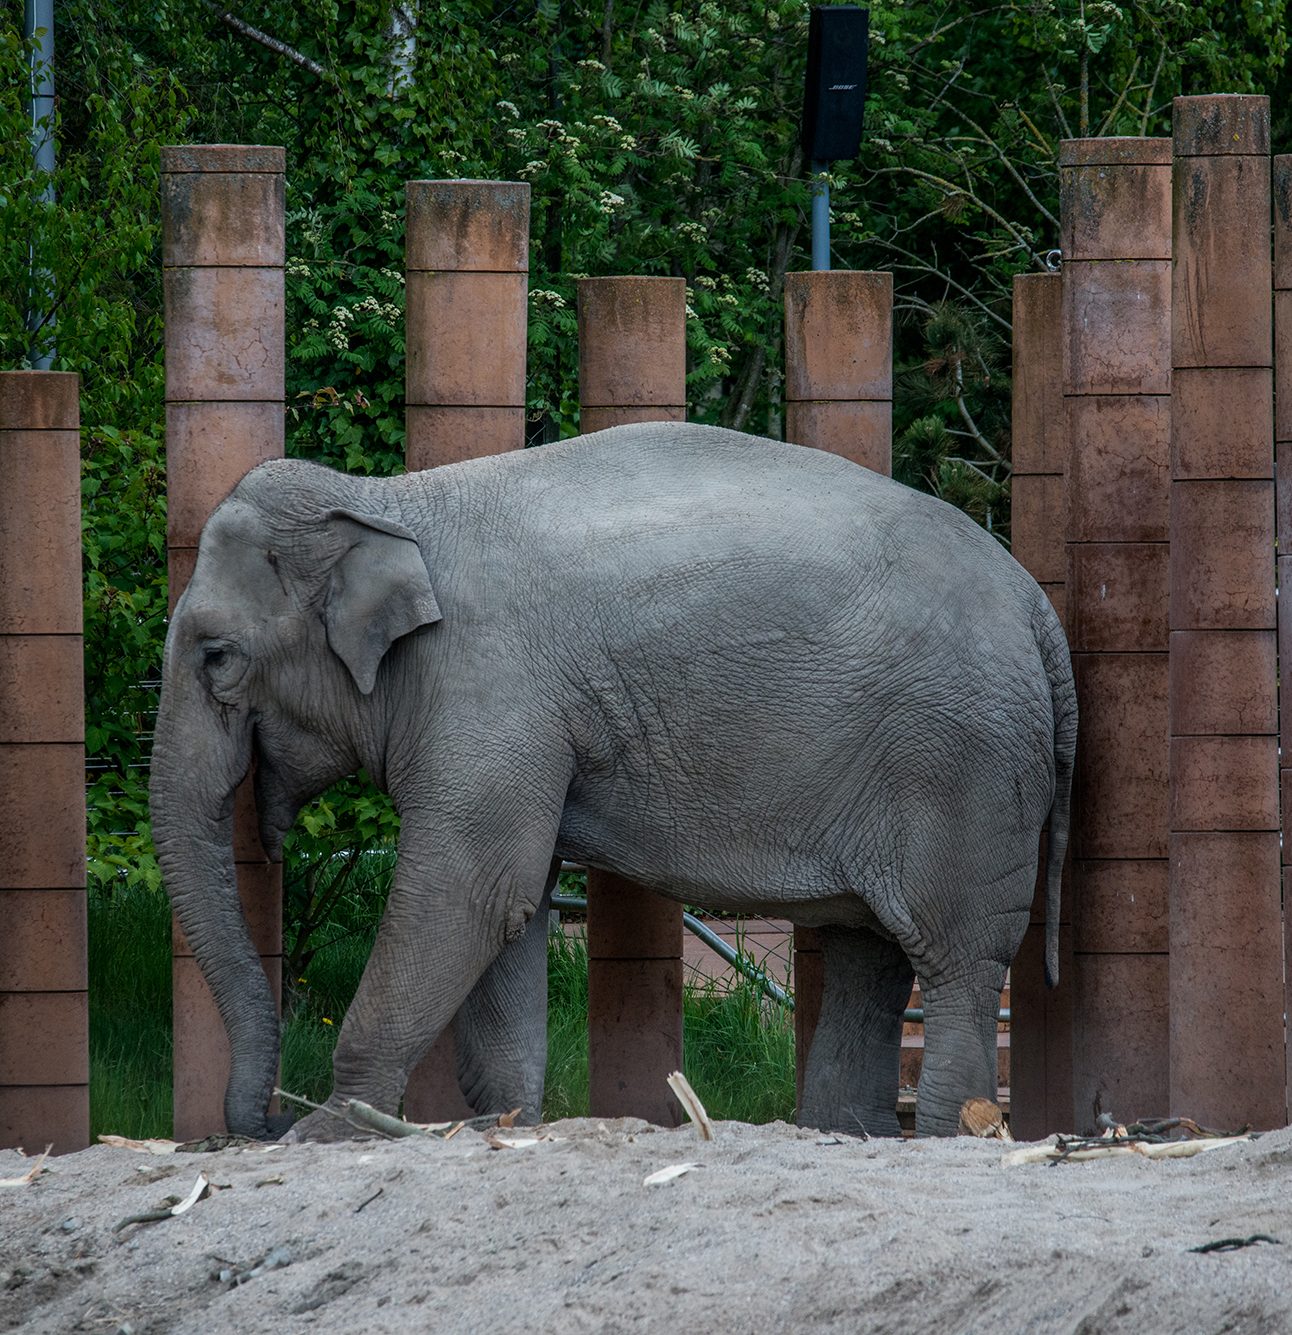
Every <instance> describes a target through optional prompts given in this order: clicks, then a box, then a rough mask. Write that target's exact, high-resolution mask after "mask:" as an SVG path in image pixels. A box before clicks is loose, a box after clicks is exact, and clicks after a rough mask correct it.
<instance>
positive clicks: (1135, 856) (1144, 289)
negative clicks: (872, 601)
mask: <svg viewBox="0 0 1292 1335" xmlns="http://www.w3.org/2000/svg"><path fill="white" fill-rule="evenodd" d="M1059 173H1060V200H1061V212H1062V230H1063V325H1064V384H1063V392H1064V401H1065V408H1066V414H1067V430H1068V449H1069V455H1068V471H1067V539H1068V583H1067V627H1068V637H1069V642H1070V643H1071V646H1072V666H1073V674H1074V676H1075V678H1076V684H1077V700H1078V707H1079V709H1080V713H1081V738H1080V743H1079V745H1078V747H1077V771H1076V776H1075V785H1074V787H1075V793H1074V801H1073V813H1074V819H1073V823H1072V885H1073V894H1072V901H1073V903H1072V920H1073V926H1074V936H1075V940H1074V943H1073V944H1074V950H1075V955H1074V960H1073V965H1074V969H1073V972H1074V979H1073V982H1074V986H1075V992H1074V998H1073V1006H1074V1010H1075V1015H1076V1020H1075V1024H1076V1032H1075V1040H1074V1047H1073V1097H1074V1102H1075V1106H1074V1108H1073V1113H1074V1116H1075V1118H1076V1129H1077V1130H1084V1129H1087V1128H1092V1127H1093V1126H1094V1122H1095V1117H1096V1114H1097V1112H1099V1111H1106V1112H1111V1113H1113V1114H1114V1115H1115V1116H1117V1117H1118V1118H1120V1119H1122V1120H1123V1121H1126V1120H1129V1119H1130V1118H1132V1117H1139V1116H1153V1115H1154V1113H1155V1111H1156V1112H1157V1113H1159V1114H1160V1113H1161V1111H1162V1110H1163V1109H1164V1108H1165V1107H1166V1104H1167V1095H1168V1078H1167V1064H1168V1052H1167V1049H1168V1036H1167V945H1168V942H1167V930H1166V890H1167V861H1166V858H1167V832H1168V831H1167V798H1168V792H1167V757H1168V751H1167V676H1168V667H1167V576H1168V555H1169V548H1168V545H1167V537H1168V470H1169V461H1170V425H1171V399H1170V392H1171V145H1170V141H1169V140H1165V139H1118V138H1109V139H1073V140H1066V141H1064V142H1063V143H1062V144H1061V145H1060V148H1059ZM1052 1129H1058V1130H1061V1129H1063V1128H1062V1127H1058V1128H1052Z"/></svg>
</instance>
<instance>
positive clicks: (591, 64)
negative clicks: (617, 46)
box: [575, 60, 606, 74]
mask: <svg viewBox="0 0 1292 1335" xmlns="http://www.w3.org/2000/svg"><path fill="white" fill-rule="evenodd" d="M575 68H576V69H581V70H592V71H593V72H594V73H596V74H604V73H605V71H606V67H605V66H604V65H603V64H602V63H601V62H600V61H599V60H581V61H579V63H578V65H577V66H576V67H575Z"/></svg>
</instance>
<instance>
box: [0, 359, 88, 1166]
mask: <svg viewBox="0 0 1292 1335" xmlns="http://www.w3.org/2000/svg"><path fill="white" fill-rule="evenodd" d="M78 384H79V382H78V380H77V377H76V376H74V375H67V374H64V373H61V372H53V371H6V372H3V373H0V572H3V573H0V924H3V925H2V926H0V1148H12V1147H14V1146H21V1147H22V1148H23V1149H25V1150H27V1151H29V1152H35V1151H39V1150H43V1149H44V1148H45V1146H46V1145H48V1144H50V1143H51V1142H52V1143H53V1146H54V1149H55V1151H56V1152H57V1153H60V1154H62V1153H66V1152H68V1151H70V1150H80V1149H84V1148H85V1146H86V1145H88V1144H89V1140H90V1098H89V1080H90V1060H89V1018H88V1010H87V1006H86V959H85V706H84V686H83V683H82V647H81V436H80V410H79V405H78V402H77V390H78Z"/></svg>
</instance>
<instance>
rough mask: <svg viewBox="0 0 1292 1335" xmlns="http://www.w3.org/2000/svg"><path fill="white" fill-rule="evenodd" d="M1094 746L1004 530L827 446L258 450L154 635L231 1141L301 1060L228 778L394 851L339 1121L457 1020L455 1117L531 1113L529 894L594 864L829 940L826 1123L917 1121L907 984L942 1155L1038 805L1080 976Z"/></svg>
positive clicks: (263, 798) (1055, 892)
mask: <svg viewBox="0 0 1292 1335" xmlns="http://www.w3.org/2000/svg"><path fill="white" fill-rule="evenodd" d="M1076 728H1077V711H1076V698H1075V693H1074V690H1073V681H1072V673H1071V665H1070V661H1069V657H1068V650H1067V644H1066V640H1065V638H1064V634H1063V631H1062V628H1061V626H1060V624H1059V620H1058V618H1057V616H1056V614H1055V612H1054V610H1053V608H1052V607H1051V605H1050V603H1049V601H1048V599H1047V598H1046V596H1045V594H1044V593H1043V592H1042V590H1041V589H1040V588H1039V587H1038V585H1037V584H1036V583H1035V582H1034V581H1033V580H1032V579H1031V577H1030V576H1029V575H1028V574H1027V573H1026V572H1025V571H1024V570H1023V569H1022V567H1021V566H1020V565H1018V563H1017V562H1016V561H1015V560H1014V559H1013V558H1012V557H1011V556H1010V555H1009V553H1008V552H1007V551H1006V550H1005V549H1004V548H1003V547H1002V545H1001V544H1000V543H999V542H998V541H997V539H996V538H995V537H993V536H992V535H991V534H990V533H988V532H986V531H985V530H984V529H983V528H981V527H980V526H979V525H978V524H977V523H975V522H974V521H973V520H972V519H970V518H969V517H967V516H966V515H964V514H962V513H961V512H959V511H957V510H955V509H954V508H952V507H951V506H949V505H947V504H945V503H943V502H942V501H940V500H938V499H936V498H934V497H932V496H929V495H926V494H923V493H920V492H917V491H915V490H912V489H910V488H907V487H905V486H903V485H901V484H900V483H897V482H894V481H892V480H890V479H888V478H886V477H883V476H881V475H879V474H877V473H874V472H871V471H869V470H868V469H865V468H863V467H861V466H860V465H858V464H855V463H851V462H848V461H846V460H843V459H840V458H838V457H836V456H834V455H831V454H828V453H826V452H824V451H819V450H815V449H811V448H807V447H804V446H798V445H788V444H780V443H776V442H772V441H769V440H764V439H760V438H757V437H753V436H749V435H744V434H741V433H738V432H733V431H727V430H722V429H719V428H714V427H703V426H698V425H685V424H676V423H674V424H661V423H655V424H634V425H626V426H619V427H614V428H611V429H610V430H606V431H602V432H598V433H595V434H591V435H586V436H581V437H575V438H573V439H568V440H565V441H562V442H556V443H552V444H548V445H544V446H542V447H539V448H534V449H528V450H523V451H516V452H514V453H510V454H503V455H495V456H490V457H485V458H480V459H474V460H468V461H466V462H462V463H454V464H450V465H445V466H442V467H438V468H433V469H429V470H426V471H424V472H417V473H411V474H407V475H404V476H400V477H391V478H362V477H354V476H347V475H344V474H341V473H337V472H334V471H332V470H330V469H327V468H324V467H322V466H320V465H317V464H312V463H308V462H304V461H300V460H278V461H272V462H268V463H264V464H261V465H260V466H259V467H257V468H255V469H254V470H253V471H251V472H250V473H248V474H247V475H246V476H245V477H244V478H243V479H242V481H241V482H239V483H238V485H237V486H236V487H235V488H234V490H233V491H232V492H231V493H230V495H229V496H228V497H227V498H226V499H225V500H224V501H223V502H222V503H221V504H220V505H219V507H218V508H217V509H216V510H215V512H214V513H213V515H212V517H211V519H210V520H209V522H208V523H207V525H206V527H205V529H204V530H203V533H202V536H201V542H200V547H199V551H198V556H197V561H196V566H195V569H194V573H193V576H192V579H191V582H190V583H189V585H188V588H187V590H186V591H185V592H184V594H183V596H182V597H181V598H180V599H179V602H178V604H177V605H176V607H175V610H174V613H173V616H172V618H171V622H170V626H169V629H168V634H167V639H166V649H165V662H164V669H163V685H162V693H161V703H160V712H159V715H158V720H157V729H156V735H155V746H154V751H153V760H152V776H151V813H152V826H153V834H154V840H155V844H156V848H157V853H158V857H159V860H160V865H161V869H162V873H163V877H164V880H165V884H166V886H167V889H168V892H169V894H170V897H171V900H172V903H173V907H174V910H175V913H176V915H177V917H178V920H179V923H180V925H181V927H182V929H183V931H184V933H185V936H186V937H187V939H188V941H189V943H190V945H191V947H192V949H193V951H194V953H195V955H196V957H197V960H198V963H199V965H200V967H201V969H202V972H203V975H204V976H205V978H206V980H207V982H208V983H209V984H210V986H211V989H212V991H213V993H214V995H215V999H216V1001H217V1004H218V1006H219V1009H220V1013H221V1015H222V1017H223V1019H224V1023H225V1026H226V1029H227V1033H228V1037H229V1043H230V1050H231V1069H230V1077H229V1084H228V1087H227V1094H226V1102H225V1115H226V1120H227V1124H228V1127H229V1129H230V1130H231V1131H234V1132H240V1133H243V1134H246V1135H252V1136H261V1137H264V1136H266V1135H268V1134H270V1130H271V1128H270V1127H269V1124H268V1122H267V1121H266V1108H267V1106H268V1102H269V1097H270V1093H271V1089H272V1086H273V1083H274V1076H275V1071H276V1068H277V1062H278V1025H277V1020H276V1015H275V1010H274V1004H273V1000H272V997H271V993H270V989H269V987H268V985H267V983H266V979H265V975H264V973H263V971H262V969H261V967H260V964H259V962H258V960H257V956H256V954H255V951H254V949H253V947H252V944H251V941H250V937H249V935H248V931H247V927H246V924H245V921H244V918H243V914H242V911H241V908H240V905H239V900H238V895H237V891H236V886H235V881H234V868H233V858H232V851H231V821H232V810H233V795H234V791H235V789H236V788H237V786H238V785H239V783H240V781H241V780H242V779H243V778H244V776H246V775H247V773H248V772H249V771H254V783H255V794H256V802H257V809H258V813H259V822H260V832H261V838H262V840H263V843H264V847H265V848H266V850H268V853H269V856H270V857H271V858H273V859H277V858H280V857H281V850H282V843H283V837H284V834H285V833H286V831H287V830H288V828H289V827H290V825H291V823H292V821H293V819H294V818H295V816H296V815H297V813H298V811H299V810H300V809H301V807H302V806H303V804H304V803H306V802H307V801H309V800H311V799H312V798H313V797H314V796H316V795H317V794H319V793H320V792H322V791H323V790H324V789H325V788H326V787H327V786H328V785H330V784H331V783H333V782H334V781H336V780H337V779H339V778H340V777H342V776H344V775H347V774H350V773H353V772H355V771H356V770H358V769H359V768H360V767H362V768H363V769H365V770H366V771H367V773H368V774H369V775H370V776H371V777H372V779H373V780H374V781H375V782H376V784H377V786H378V787H379V788H381V789H382V790H383V791H385V792H387V793H389V794H390V795H391V798H392V799H393V802H394V804H395V806H396V809H397V810H398V812H399V815H400V818H401V828H400V834H399V845H398V859H397V865H396V870H395V873H394V878H393V881H392V886H391V890H390V894H389V899H388V902H387V906H386V909H385V913H384V917H383V919H382V922H381V925H380V928H379V930H378V934H377V939H376V942H375V945H374V948H373V951H372V954H371V957H370V959H369V961H368V964H367V966H366V969H365V971H364V973H363V976H362V979H361V982H360V984H359V988H358V991H357V993H356V996H355V999H354V1002H353V1004H352V1006H351V1007H350V1009H349V1012H348V1014H347V1015H346V1017H345V1020H344V1023H343V1025H342V1027H341V1030H340V1034H339V1037H338V1041H337V1045H336V1050H335V1056H334V1069H333V1076H334V1089H333V1092H332V1095H331V1098H330V1099H329V1105H328V1106H329V1107H330V1108H332V1109H334V1110H335V1109H337V1108H340V1107H341V1106H342V1105H343V1104H344V1102H345V1101H346V1100H349V1099H362V1100H364V1101H365V1102H367V1103H369V1104H371V1105H373V1106H374V1107H376V1108H378V1109H382V1110H384V1111H387V1112H394V1111H395V1110H396V1109H397V1107H398V1106H399V1102H400V1099H401V1095H402V1092H403V1089H404V1085H405V1082H406V1080H407V1078H408V1075H409V1073H410V1072H411V1071H412V1069H413V1068H414V1066H415V1065H416V1064H417V1062H418V1061H419V1060H420V1059H421V1058H422V1057H423V1055H424V1054H425V1053H426V1052H427V1051H428V1049H429V1048H430V1047H431V1045H432V1044H433V1042H434V1040H435V1039H436V1038H437V1036H438V1035H439V1033H440V1032H441V1031H442V1030H443V1029H444V1028H445V1027H446V1026H448V1025H449V1024H450V1023H454V1025H455V1034H456V1038H457V1046H458V1051H459V1063H460V1078H461V1081H462V1085H463V1089H464V1092H465V1093H466V1094H467V1097H468V1099H469V1100H470V1102H471V1103H472V1105H473V1106H474V1107H475V1108H477V1110H480V1111H490V1110H494V1109H506V1108H510V1107H513V1106H517V1105H519V1106H521V1107H523V1109H524V1113H525V1115H526V1117H527V1118H529V1119H530V1120H537V1119H538V1117H539V1115H540V1106H541V1099H542V1082H543V1062H544V1056H545V1053H544V1047H545V1015H544V1011H545V1000H546V973H545V969H546V945H545V935H546V930H547V928H546V918H547V913H546V912H545V909H546V905H547V901H548V897H549V896H550V893H551V890H552V887H553V884H554V882H555V877H556V874H557V870H558V868H559V865H560V861H561V859H571V860H576V861H579V862H583V863H586V864H587V865H589V866H592V867H596V868H603V869H606V870H608V871H611V872H615V873H618V874H620V875H622V876H624V877H627V878H629V879H630V880H631V881H633V882H636V883H638V884H641V885H644V886H646V887H648V888H651V889H654V890H657V891H659V892H660V893H662V894H664V895H668V896H671V897H673V898H675V899H681V900H685V901H687V902H692V903H699V904H703V905H706V906H709V907H711V908H714V909H717V910H727V911H732V912H735V913H743V914H765V915H774V916H780V917H784V918H787V919H789V920H790V921H792V922H793V923H795V924H796V925H799V926H803V927H809V928H814V929H816V930H817V931H818V932H819V935H820V940H821V947H822V953H823V972H824V982H823V999H822V1005H821V1014H820V1020H819V1024H818V1028H817V1030H816V1036H815V1040H814V1042H813V1044H812V1047H811V1050H810V1053H809V1057H808V1062H807V1068H806V1072H805V1077H804V1090H803V1096H802V1100H801V1103H800V1106H799V1108H798V1110H797V1117H798V1120H799V1122H800V1123H801V1124H804V1125H810V1126H815V1127H821V1128H823V1129H830V1130H843V1131H852V1132H854V1133H855V1132H857V1131H859V1130H863V1129H864V1130H865V1131H866V1132H868V1133H870V1134H872V1135H873V1134H886V1135H896V1134H898V1125H897V1120H896V1115H895V1106H896V1093H897V1085H898V1075H899V1063H900V1048H901V1031H902V1022H903V1010H904V1008H905V1006H906V1004H907V1001H908V998H909V995H910V991H911V987H912V981H913V976H914V975H915V974H918V976H919V978H920V980H921V986H922V988H923V996H924V1007H925V1049H924V1064H923V1073H922V1075H921V1077H920V1083H919V1090H918V1099H917V1109H918V1111H917V1132H918V1133H919V1134H954V1133H955V1131H956V1128H957V1118H958V1112H959V1108H960V1106H961V1103H962V1102H963V1101H964V1100H965V1099H968V1098H970V1097H974V1096H977V1097H984V1096H985V1097H989V1098H994V1097H995V1094H996V1023H997V1007H998V1005H999V996H1000V992H1001V988H1002V985H1003V983H1004V980H1005V975H1006V971H1007V969H1008V968H1009V965H1010V962H1011V960H1012V958H1013V956H1014V953H1015V951H1016V950H1017V948H1018V946H1019V944H1020V942H1021V940H1022V937H1023V934H1024V931H1025V929H1026V926H1027V923H1028V920H1029V910H1030V906H1031V903H1032V898H1033V890H1034V885H1035V881H1036V875H1037V860H1038V848H1039V835H1040V833H1041V831H1042V828H1043V826H1044V825H1045V823H1046V821H1047V819H1048V822H1049V838H1048V855H1047V859H1046V866H1045V869H1044V875H1045V879H1046V889H1045V905H1046V914H1047V923H1046V945H1045V958H1046V966H1047V973H1048V976H1049V978H1050V980H1051V982H1054V981H1056V980H1057V976H1058V921H1059V913H1058V908H1059V883H1060V875H1061V871H1062V865H1063V860H1064V853H1065V847H1066V842H1067V827H1068V806H1069V794H1070V788H1071V781H1072V768H1073V756H1074V752H1075V747H1076ZM455 1016H456V1020H455V1018H454V1017H455ZM338 1126H340V1123H339V1121H338V1120H337V1119H335V1118H332V1117H328V1116H325V1115H324V1114H323V1113H321V1112H315V1113H313V1114H311V1115H310V1116H309V1117H307V1118H305V1119H304V1120H303V1121H302V1122H299V1123H297V1125H296V1129H295V1131H294V1135H296V1136H298V1137H299V1138H309V1137H328V1136H329V1135H330V1134H331V1130H330V1128H331V1129H334V1128H336V1127H338Z"/></svg>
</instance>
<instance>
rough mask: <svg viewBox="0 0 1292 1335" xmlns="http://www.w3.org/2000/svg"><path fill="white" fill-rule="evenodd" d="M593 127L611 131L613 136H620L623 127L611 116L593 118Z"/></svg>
mask: <svg viewBox="0 0 1292 1335" xmlns="http://www.w3.org/2000/svg"><path fill="white" fill-rule="evenodd" d="M592 123H593V125H600V126H601V127H602V128H603V129H606V130H609V131H611V133H613V134H622V133H623V129H624V127H623V126H622V125H620V124H619V122H618V121H617V120H615V118H614V117H613V116H593V118H592Z"/></svg>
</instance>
